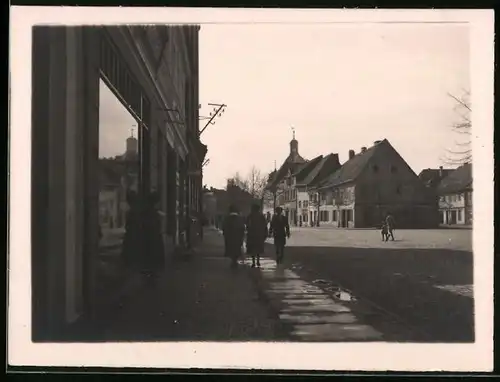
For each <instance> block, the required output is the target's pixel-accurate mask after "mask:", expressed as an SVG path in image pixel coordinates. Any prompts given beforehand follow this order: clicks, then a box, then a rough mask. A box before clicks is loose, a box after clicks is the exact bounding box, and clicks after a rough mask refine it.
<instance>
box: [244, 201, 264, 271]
mask: <svg viewBox="0 0 500 382" xmlns="http://www.w3.org/2000/svg"><path fill="white" fill-rule="evenodd" d="M266 238H267V221H266V218H265V217H264V215H263V214H262V213H261V212H260V206H259V205H258V204H254V205H253V206H252V212H251V213H250V215H248V218H247V253H248V254H249V255H251V256H252V268H254V267H255V259H256V258H257V266H258V267H260V255H261V254H263V253H264V243H265V241H266Z"/></svg>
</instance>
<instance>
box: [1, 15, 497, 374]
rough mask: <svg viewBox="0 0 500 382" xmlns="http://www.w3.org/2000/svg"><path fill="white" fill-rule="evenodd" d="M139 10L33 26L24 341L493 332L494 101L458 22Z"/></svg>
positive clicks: (430, 341) (323, 340)
mask: <svg viewBox="0 0 500 382" xmlns="http://www.w3.org/2000/svg"><path fill="white" fill-rule="evenodd" d="M79 9H84V8H79ZM283 11H284V13H286V10H283ZM75 12H76V11H75ZM78 12H81V11H78ZM109 12H111V13H113V12H118V10H113V9H110V10H109ZM135 12H138V11H135ZM241 12H243V10H240V13H241ZM432 12H433V11H429V12H428V14H429V15H431V16H432V14H433V13H432ZM84 13H85V12H84ZM118 13H119V12H118ZM472 13H474V12H472ZM85 14H87V15H88V13H85ZM259 14H262V15H264V16H263V17H264V18H265V17H266V15H269V13H267V14H266V10H261V11H260V13H259ZM363 14H364V13H363ZM128 15H130V13H128ZM132 15H133V14H132ZM142 15H144V17H145V18H144V20H142V19H137V20H136V21H133V20H131V19H130V18H129V19H127V20H126V22H125V21H122V22H101V21H98V20H97V19H96V20H94V21H93V20H92V19H90V20H88V21H87V22H82V21H80V22H71V23H69V22H67V23H65V22H64V20H61V22H62V23H59V24H58V25H55V24H52V23H46V22H44V23H41V22H34V23H33V24H32V25H29V27H26V28H25V29H26V34H27V37H26V38H25V40H26V41H31V44H30V46H25V47H24V48H23V49H24V50H23V52H29V54H30V55H31V65H29V68H27V69H25V70H24V71H23V73H25V74H26V75H27V77H25V78H24V79H23V81H24V82H26V83H29V87H28V88H27V90H25V92H24V93H22V96H20V94H19V92H20V90H18V89H17V88H16V86H14V85H13V87H12V102H13V103H12V107H13V113H14V112H15V111H16V110H17V111H20V112H21V113H20V114H25V116H22V115H21V116H20V117H19V118H21V117H22V118H24V119H23V121H27V123H28V125H27V126H24V130H26V132H25V134H28V135H27V137H28V139H27V142H25V143H24V147H25V148H26V150H27V151H26V150H24V152H22V151H23V149H21V150H20V151H19V152H17V153H16V154H14V153H12V154H11V155H13V156H16V157H22V156H23V155H24V157H25V158H30V159H29V160H27V161H26V163H25V164H21V163H17V162H14V161H12V162H11V163H12V166H25V167H27V168H28V170H27V171H28V172H27V175H26V178H25V179H26V182H29V183H27V184H29V185H30V186H29V189H28V191H26V190H25V192H26V196H24V200H23V201H21V199H19V197H17V196H16V195H15V193H13V191H12V188H11V196H10V200H11V206H10V211H11V212H10V219H11V227H12V229H14V228H15V226H14V225H13V224H14V223H15V222H14V220H15V218H14V216H13V214H15V213H16V212H14V211H18V209H22V208H25V209H29V211H28V212H27V215H26V216H29V220H23V222H22V223H21V229H25V230H29V232H30V235H29V236H28V235H25V236H24V238H23V236H22V234H19V233H18V235H21V239H18V240H20V241H28V242H29V243H25V245H27V247H26V248H28V249H29V252H28V253H26V254H23V256H25V257H24V260H22V263H20V262H19V260H13V257H14V253H13V252H14V250H15V249H18V250H19V251H21V249H20V248H21V247H19V246H17V247H16V243H17V242H14V241H12V240H11V244H10V245H11V246H10V252H9V254H10V259H11V260H10V262H11V264H12V265H13V269H15V271H16V272H17V273H16V275H17V276H11V279H10V280H11V284H12V283H13V282H15V281H16V280H17V281H19V280H20V279H23V278H24V282H26V283H27V285H26V286H25V288H26V289H27V290H28V291H29V297H27V299H28V300H27V301H26V302H25V304H26V308H25V309H26V312H29V313H27V315H29V317H25V318H24V319H23V320H24V321H26V322H28V323H29V325H30V327H29V329H26V328H25V329H24V330H25V332H24V333H25V334H23V336H24V337H25V339H26V340H27V341H28V342H31V343H32V344H33V345H36V346H49V345H50V344H59V345H61V346H63V345H64V346H66V347H67V346H71V345H75V346H78V344H80V345H81V344H84V346H85V349H87V350H86V352H92V351H93V350H89V349H99V348H101V349H104V346H107V345H110V344H128V346H134V345H133V344H134V343H140V344H141V345H140V346H143V347H144V346H148V344H150V345H151V346H156V345H158V344H166V345H165V346H167V345H168V344H171V345H172V346H174V344H176V343H178V342H183V343H190V342H193V343H200V342H201V343H220V344H224V345H227V344H234V345H235V346H237V345H238V344H239V346H244V344H243V345H242V344H241V343H247V344H250V345H249V346H257V345H259V346H265V345H266V344H276V343H279V344H280V346H282V347H283V349H287V346H289V347H292V346H295V345H296V344H305V345H307V346H312V345H314V344H321V345H322V346H326V345H325V344H329V345H328V346H333V347H332V349H335V347H336V346H340V345H343V344H346V343H347V344H357V345H367V346H370V345H375V344H379V345H381V346H382V345H384V344H386V345H387V344H393V345H401V344H405V345H415V346H417V345H450V346H452V345H456V346H460V345H470V346H474V344H478V341H479V336H480V335H479V332H478V330H479V329H478V328H480V327H481V325H484V324H480V320H484V319H486V320H487V321H486V322H487V324H486V326H482V327H483V328H486V329H483V331H482V333H483V340H484V333H486V337H487V336H488V333H489V334H490V335H491V334H492V332H488V330H490V329H489V326H488V325H491V321H489V320H491V317H486V318H485V317H484V312H485V311H486V312H488V307H490V308H491V306H492V305H491V306H490V305H488V304H490V301H489V300H488V299H489V298H490V297H491V295H492V291H490V290H486V291H484V290H483V291H481V290H480V291H478V286H477V285H478V284H477V283H478V280H477V277H475V275H477V272H478V271H477V267H478V266H479V265H478V263H477V262H476V260H477V259H475V258H476V257H477V256H480V257H482V261H483V262H482V263H481V264H482V265H481V266H486V268H485V269H486V271H485V272H483V271H481V272H482V273H483V274H485V275H486V276H485V277H491V276H492V258H493V256H492V253H493V250H492V248H489V247H488V246H487V245H486V244H487V243H489V242H490V241H489V240H490V237H489V236H488V235H489V234H490V231H489V226H487V225H488V224H490V223H489V221H488V219H489V218H490V217H491V215H485V214H483V213H484V210H485V209H486V210H490V209H491V207H492V199H491V200H490V199H489V198H490V197H491V195H492V189H493V187H492V186H493V183H492V172H491V173H490V172H488V171H492V168H493V164H492V163H493V157H492V154H491V153H492V152H491V151H490V148H489V146H488V147H487V148H484V145H483V143H484V142H487V144H491V139H492V131H493V130H492V129H493V128H492V125H491V126H490V125H488V123H489V121H490V119H488V112H490V113H492V109H489V107H490V104H489V103H488V101H478V100H480V99H481V98H479V95H476V92H478V93H477V94H479V90H478V88H476V87H474V86H475V84H474V81H473V80H472V78H473V77H474V75H475V74H474V69H473V65H472V64H471V63H472V62H475V61H474V60H475V58H474V57H473V56H474V55H479V54H482V55H483V56H482V57H483V59H484V57H486V59H485V60H486V61H487V59H488V58H490V57H488V55H486V56H484V52H485V51H486V52H487V53H488V52H489V49H490V48H491V49H492V46H491V47H490V46H487V47H486V48H481V49H482V50H480V49H479V48H475V50H474V48H472V46H473V40H474V36H475V34H474V33H473V32H474V25H475V24H473V23H472V22H470V21H468V19H467V17H466V14H465V13H458V14H457V15H455V16H453V15H451V14H450V17H448V18H446V17H445V19H446V20H442V21H440V20H439V19H438V18H434V19H432V20H431V21H428V20H426V19H425V17H424V16H422V15H421V16H420V17H421V18H420V19H418V18H411V19H409V20H410V21H403V20H400V21H398V20H396V19H394V20H390V19H383V18H382V19H380V21H374V20H371V21H369V22H363V21H362V19H358V21H349V22H347V21H346V22H340V21H339V22H334V21H333V20H334V19H333V18H332V21H327V18H325V17H323V21H321V20H320V21H318V22H312V21H307V22H302V23H300V22H292V21H286V20H285V21H282V22H262V23H259V22H243V21H242V22H236V21H234V22H233V21H232V20H231V16H230V13H228V14H227V15H228V16H227V21H226V22H206V21H207V20H208V19H206V18H205V19H203V18H202V19H201V20H200V19H198V20H197V19H196V17H193V18H192V19H191V20H186V19H184V20H181V21H178V22H175V21H168V22H165V21H164V22H160V20H158V19H155V20H151V21H150V22H148V21H147V20H148V19H147V17H149V18H151V17H154V15H152V14H151V9H150V11H149V13H142ZM166 15H168V12H167V13H166ZM486 15H488V13H486ZM101 17H102V15H101ZM77 20H78V18H77ZM335 20H337V19H335ZM339 20H341V19H339ZM433 20H434V21H433ZM486 20H487V21H488V20H489V21H491V20H490V18H488V17H486ZM491 41H492V40H491ZM476 58H477V57H476ZM490 59H491V58H490ZM476 61H477V60H476ZM12 65H13V64H12ZM483 68H487V69H488V68H490V69H491V70H492V68H493V62H492V61H491V62H489V63H488V61H487V64H486V65H485V64H484V63H483ZM11 70H14V68H13V67H12V69H11ZM491 75H492V74H491ZM492 78H493V77H491V81H492ZM17 83H19V82H17ZM486 84H487V86H490V84H489V83H488V82H486ZM482 89H485V88H484V87H483V88H482ZM488 89H489V88H486V90H484V91H486V93H487V92H488ZM491 89H492V83H491ZM487 96H491V95H490V94H487ZM19 97H20V99H21V101H20V100H19ZM487 100H488V98H487ZM473 101H474V102H473ZM19 102H22V103H23V105H22V106H20V105H19ZM480 102H483V104H482V106H481V105H480V104H479V103H480ZM485 105H486V106H485ZM481 107H482V108H481ZM485 107H486V109H485ZM16 108H17V109H16ZM476 110H479V111H476ZM484 110H486V115H487V117H486V119H484V118H483V119H481V118H480V117H478V115H479V112H481V113H484ZM473 116H474V117H473ZM16 118H18V117H16V116H14V115H13V117H12V121H13V122H12V123H13V124H15V123H16V122H17V123H19V121H20V119H16ZM491 118H492V117H491ZM491 120H492V119H491ZM484 121H486V122H484ZM481 124H483V125H481ZM17 127H18V126H16V128H17ZM12 129H13V128H12V127H11V130H12ZM479 140H481V141H480V142H479ZM12 141H13V140H12ZM478 142H479V143H478ZM478 147H479V148H480V149H479V150H477V148H478ZM11 150H14V147H12V148H11ZM16 150H18V149H16ZM490 156H491V157H490ZM485 164H486V165H485ZM487 166H490V168H488V167H487ZM11 171H12V173H13V174H14V173H15V172H16V171H17V168H16V167H12V169H11ZM482 171H485V172H486V174H483V175H481V174H479V173H480V172H482ZM478 179H479V180H478ZM488 179H491V183H488ZM14 180H15V179H14ZM478 193H480V194H478ZM478 195H479V196H478ZM27 199H29V203H28V200H27ZM14 201H17V203H21V205H17V204H16V205H15V207H14V206H13V205H12V203H14ZM490 202H491V204H488V203H490ZM23 203H24V206H23V205H22V204H23ZM483 203H485V204H483ZM478 204H479V205H478ZM489 213H490V212H488V214H489ZM480 214H481V216H479V215H480ZM19 216H20V215H19ZM23 216H24V215H23ZM19 219H20V218H19ZM478 219H479V220H478ZM485 219H486V220H485ZM485 221H486V225H485V223H484V222H485ZM18 224H19V222H18ZM491 224H492V223H491ZM481 227H482V228H481ZM483 228H484V231H482V233H478V232H476V230H477V229H481V230H482V229H483ZM480 234H483V237H484V241H483V243H484V244H485V245H486V247H482V249H481V250H478V248H481V247H477V243H476V240H477V239H478V238H479V240H482V239H481V236H477V235H480ZM484 235H485V236H484ZM473 236H474V240H473ZM491 243H492V241H491ZM473 244H474V246H473ZM22 248H24V247H22ZM18 255H19V256H21V255H20V254H18V253H16V254H15V256H18ZM21 264H29V268H25V269H24V271H22V270H20V269H19V267H22V265H21ZM485 264H486V265H485ZM490 270H491V271H490ZM488 272H490V273H491V274H490V273H488ZM19 273H21V274H19ZM23 274H24V276H23ZM28 276H29V277H28ZM488 280H489V279H488ZM17 281H16V282H17ZM19 282H20V281H19ZM482 282H483V283H482V284H480V285H483V286H486V289H487V288H488V286H489V287H491V286H492V283H491V284H489V283H488V281H487V280H486V281H485V280H482ZM16 285H17V284H16ZM12 288H13V287H12ZM483 289H484V288H483ZM13 293H14V292H13V290H12V289H11V292H10V294H11V295H10V299H11V301H12V300H15V299H16V297H15V295H13ZM482 293H485V294H484V296H485V297H482V299H481V297H479V294H482ZM478 299H480V300H479V301H480V303H478ZM18 304H20V302H18ZM485 304H486V305H485ZM484 306H486V308H484ZM478 307H483V308H478ZM12 309H13V308H12ZM478 309H482V310H481V312H480V313H479V311H478ZM484 309H486V310H484ZM491 312H492V310H491ZM12 317H13V316H12V315H11V316H10V324H11V325H13V322H12ZM24 321H23V322H24ZM485 330H486V331H485ZM491 340H492V339H488V338H486V350H487V349H488V345H491V344H490V343H489V342H488V341H491ZM483 342H484V341H483ZM12 346H13V347H14V345H12ZM54 346H56V345H54ZM82 346H83V345H82ZM169 346H170V345H169ZM75 349H76V348H75ZM171 349H174V348H171ZM213 349H217V347H216V346H215V347H214V348H213ZM255 349H257V350H255V351H256V352H259V350H258V349H259V348H258V347H256V348H255ZM339 349H340V348H339ZM370 349H372V350H371V351H372V352H377V351H376V350H375V349H376V348H370ZM391 349H392V350H391V352H393V353H394V357H396V353H398V352H399V350H397V349H398V348H396V347H393V348H391ZM450 349H453V346H452V347H451V348H450ZM471 349H473V348H471ZM214 351H217V350H214ZM228 351H229V350H228ZM172 352H175V351H174V350H172ZM308 352H309V351H307V353H308ZM296 354H300V352H298V353H296ZM385 354H388V353H387V351H386V353H385ZM212 355H213V356H214V354H212ZM74 356H75V355H74ZM157 356H158V354H157ZM303 356H304V357H305V356H311V357H314V355H312V354H306V353H304V355H303ZM490 356H491V355H490V354H486V355H485V357H486V359H489V357H490ZM44 357H47V356H44ZM75 357H76V356H75ZM269 357H271V358H272V359H273V362H274V365H275V366H276V365H279V362H280V358H282V356H280V355H279V354H272V352H271V355H270V356H269ZM321 357H324V354H323V355H322V356H321ZM221 358H222V356H221ZM459 359H460V358H459ZM240 361H241V362H245V360H244V359H242V360H240ZM246 361H248V360H246ZM75 362H76V363H77V364H81V363H80V362H79V361H78V360H77V359H76V358H75ZM96 362H98V361H96ZM134 362H136V361H134ZM455 362H458V361H455ZM222 363H224V362H222ZM448 364H449V363H448ZM121 366H127V364H123V365H121ZM230 366H231V365H228V364H226V365H225V367H230ZM295 366H296V365H295ZM287 367H288V368H292V369H293V368H295V367H294V365H288V366H287ZM456 367H457V368H458V369H460V365H456ZM276 368H279V367H276ZM394 368H395V370H397V369H398V366H397V365H394ZM360 369H363V368H362V366H360Z"/></svg>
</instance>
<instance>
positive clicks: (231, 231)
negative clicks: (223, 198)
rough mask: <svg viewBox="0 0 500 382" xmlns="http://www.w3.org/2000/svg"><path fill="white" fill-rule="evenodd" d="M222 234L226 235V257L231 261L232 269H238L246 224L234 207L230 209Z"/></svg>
mask: <svg viewBox="0 0 500 382" xmlns="http://www.w3.org/2000/svg"><path fill="white" fill-rule="evenodd" d="M222 233H223V235H224V247H225V248H224V250H225V256H227V257H229V258H230V259H231V268H236V267H237V265H238V259H239V258H240V257H241V247H242V246H243V241H244V238H245V223H244V220H243V218H242V217H241V216H240V214H239V213H238V209H237V208H236V206H234V205H231V206H230V207H229V214H228V215H227V216H226V218H225V220H224V223H223V227H222Z"/></svg>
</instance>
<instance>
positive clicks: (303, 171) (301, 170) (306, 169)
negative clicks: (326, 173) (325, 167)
mask: <svg viewBox="0 0 500 382" xmlns="http://www.w3.org/2000/svg"><path fill="white" fill-rule="evenodd" d="M322 159H323V155H318V156H317V157H316V158H313V159H311V160H310V161H307V162H306V163H303V164H301V165H300V166H299V167H298V168H297V170H296V171H295V174H293V175H294V176H295V178H296V181H297V183H301V181H302V180H303V179H304V178H305V177H307V175H308V174H309V173H310V172H311V171H313V170H314V169H315V168H316V166H317V165H318V164H319V163H320V162H321V160H322Z"/></svg>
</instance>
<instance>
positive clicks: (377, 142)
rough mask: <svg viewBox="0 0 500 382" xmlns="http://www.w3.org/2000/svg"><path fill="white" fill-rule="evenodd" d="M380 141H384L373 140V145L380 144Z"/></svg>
mask: <svg viewBox="0 0 500 382" xmlns="http://www.w3.org/2000/svg"><path fill="white" fill-rule="evenodd" d="M380 142H382V141H375V142H373V145H374V146H375V145H378V144H379V143H380Z"/></svg>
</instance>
